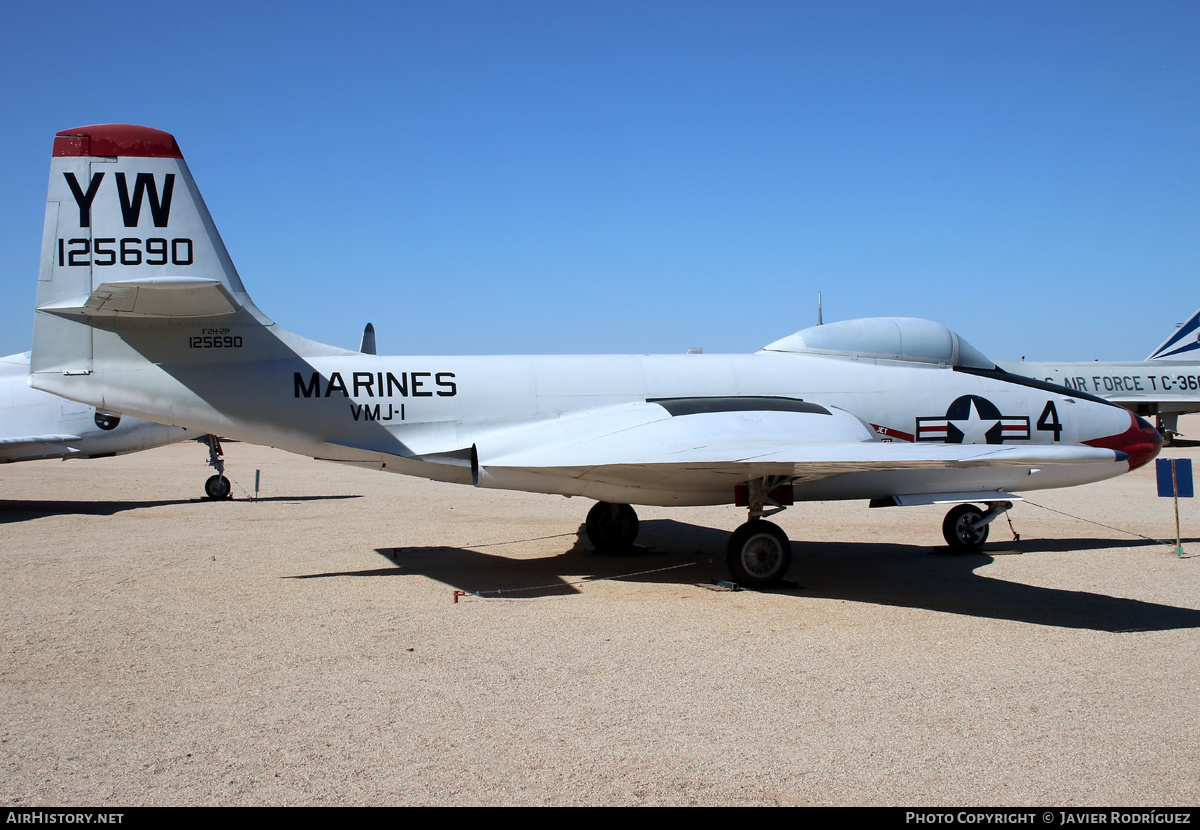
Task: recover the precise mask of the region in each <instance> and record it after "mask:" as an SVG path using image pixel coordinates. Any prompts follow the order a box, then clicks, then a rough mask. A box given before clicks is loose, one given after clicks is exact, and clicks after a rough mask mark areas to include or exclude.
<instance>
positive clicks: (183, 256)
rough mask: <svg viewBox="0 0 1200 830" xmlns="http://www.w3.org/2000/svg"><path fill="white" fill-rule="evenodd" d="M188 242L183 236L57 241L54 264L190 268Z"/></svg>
mask: <svg viewBox="0 0 1200 830" xmlns="http://www.w3.org/2000/svg"><path fill="white" fill-rule="evenodd" d="M193 257H194V255H193V253H192V240H190V239H187V238H185V237H179V238H178V239H164V238H162V237H151V238H149V239H146V240H142V239H139V238H137V237H133V236H129V237H125V238H124V239H117V238H116V237H115V236H110V237H107V238H104V237H101V238H99V239H66V240H64V239H60V240H58V264H59V265H60V266H63V265H68V266H70V265H116V264H118V263H120V264H121V265H166V264H167V262H168V261H170V263H171V264H172V265H191V264H192V260H193Z"/></svg>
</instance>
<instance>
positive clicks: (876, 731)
mask: <svg viewBox="0 0 1200 830" xmlns="http://www.w3.org/2000/svg"><path fill="white" fill-rule="evenodd" d="M1182 429H1183V431H1184V432H1185V433H1188V432H1189V431H1190V432H1191V433H1192V434H1194V435H1195V436H1200V416H1192V417H1190V418H1185V419H1184V420H1183V426H1182ZM225 449H226V459H227V464H228V475H229V476H230V478H231V479H232V480H233V482H234V495H235V497H236V498H235V500H233V501H227V502H210V501H204V500H202V499H200V498H199V496H200V494H201V493H202V489H201V488H202V484H203V481H204V479H205V478H206V477H207V476H208V475H209V474H210V472H211V471H210V470H208V468H206V467H205V466H204V461H205V458H206V452H205V449H204V447H202V446H200V445H198V444H194V443H188V444H180V445H175V446H172V447H165V448H161V449H158V450H153V451H150V452H145V453H140V454H136V455H130V456H124V457H121V458H110V459H100V460H93V461H71V462H54V461H46V462H30V463H23V464H12V465H8V466H5V467H4V468H3V469H0V525H2V533H3V545H2V550H3V555H2V557H0V567H2V568H3V572H2V577H3V578H2V579H0V597H2V601H0V631H2V635H3V642H4V659H3V662H2V664H0V704H2V711H3V724H2V725H0V763H2V765H3V767H2V769H3V774H2V785H0V792H2V795H3V800H4V803H5V804H6V805H9V806H26V807H28V806H65V805H76V806H101V807H102V806H105V805H113V806H118V805H119V806H137V805H351V804H378V805H417V804H429V805H688V804H697V805H762V804H766V805H773V804H779V805H912V806H934V805H955V806H957V805H961V806H991V805H995V806H1005V805H1008V806H1024V805H1043V806H1048V805H1054V806H1090V805H1095V806H1170V805H1176V806H1178V805H1196V804H1200V775H1197V772H1196V771H1197V769H1200V707H1198V706H1197V700H1198V699H1200V647H1198V636H1197V633H1198V631H1200V505H1198V504H1197V503H1196V501H1195V500H1181V502H1180V510H1181V516H1182V523H1183V535H1184V549H1185V552H1186V554H1185V556H1184V557H1183V558H1179V557H1177V556H1176V554H1175V548H1174V538H1173V537H1174V528H1175V524H1174V510H1173V506H1172V500H1171V499H1161V498H1157V497H1156V495H1155V482H1154V469H1153V466H1154V465H1153V464H1151V465H1149V466H1148V467H1146V468H1143V469H1141V470H1138V471H1136V472H1134V473H1131V474H1129V475H1126V476H1123V477H1121V478H1118V479H1114V480H1111V481H1108V482H1103V483H1100V484H1094V485H1089V486H1086V487H1080V488H1075V489H1071V490H1058V491H1038V492H1029V493H1027V494H1026V495H1027V497H1028V499H1029V501H1026V502H1023V503H1019V504H1017V506H1016V507H1015V508H1014V509H1013V510H1012V511H1011V513H1010V514H1009V515H1010V517H1011V521H1012V528H1013V529H1015V531H1016V532H1017V533H1019V534H1020V541H1014V540H1013V530H1012V529H1010V527H1009V522H1008V521H1006V520H1005V519H1004V518H1001V519H999V520H998V521H997V522H996V523H994V524H993V525H992V530H991V538H990V540H989V542H988V544H987V545H986V546H985V548H984V551H985V552H984V553H983V554H976V555H967V556H949V555H945V551H946V549H945V547H944V543H943V541H942V537H941V521H942V517H943V515H944V514H945V510H946V508H944V507H918V508H890V509H880V510H868V509H867V508H866V505H865V504H864V503H861V502H855V503H816V504H801V505H797V506H795V507H793V508H791V509H789V510H787V511H786V512H784V513H782V514H780V515H779V516H777V517H775V519H774V520H775V521H777V522H778V523H779V524H780V525H781V526H782V527H783V528H784V530H786V531H787V533H788V535H789V536H790V537H791V539H792V540H793V555H794V562H793V566H792V571H791V575H792V577H793V578H794V579H796V580H797V581H798V583H799V585H800V587H799V588H797V589H793V590H779V591H773V592H769V593H756V592H750V591H741V592H734V591H728V590H720V589H719V588H717V586H715V585H714V584H713V583H714V580H720V579H725V578H726V572H725V569H724V563H723V552H724V545H725V541H726V538H727V536H728V533H729V531H731V530H732V529H734V528H735V527H736V526H737V525H739V524H740V523H741V522H743V521H744V520H745V511H744V509H739V508H735V507H732V506H728V507H715V508H686V509H684V508H674V509H671V508H665V509H659V508H639V509H638V513H639V516H640V518H641V520H642V531H641V536H640V538H639V542H640V543H642V544H644V545H645V546H647V550H645V551H643V552H639V553H637V554H633V555H622V556H597V555H595V554H593V553H592V552H591V551H590V549H589V548H588V545H587V540H586V536H583V538H582V539H581V538H580V532H581V524H582V522H583V519H584V516H585V514H586V513H587V510H588V508H589V507H590V506H591V502H589V501H586V500H583V499H565V498H561V497H557V496H541V495H529V494H521V493H508V492H498V491H484V490H476V489H473V488H470V487H460V486H453V485H444V484H437V483H432V482H427V481H423V480H417V479H407V478H403V477H400V476H396V475H391V474H386V473H380V472H371V471H367V470H361V469H357V468H353V467H346V466H340V465H334V464H328V463H323V462H317V461H313V460H310V459H306V458H301V457H297V456H293V455H289V454H287V453H284V452H281V451H278V450H272V449H265V448H261V447H254V446H250V445H246V444H236V443H227V444H226V447H225ZM1197 455H1200V443H1197V444H1192V443H1190V442H1183V443H1182V445H1181V446H1178V447H1173V448H1168V449H1166V450H1165V451H1164V452H1163V457H1188V458H1193V459H1195V458H1196V457H1197ZM255 470H259V471H261V490H260V498H259V499H258V500H256V501H249V500H247V498H246V496H247V495H252V494H253V488H254V475H255ZM1197 471H1198V472H1200V468H1198V470H1197ZM1168 537H1170V543H1169V544H1163V543H1160V542H1155V541H1153V540H1155V539H1167V538H1168ZM459 592H461V593H459Z"/></svg>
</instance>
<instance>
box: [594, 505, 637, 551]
mask: <svg viewBox="0 0 1200 830" xmlns="http://www.w3.org/2000/svg"><path fill="white" fill-rule="evenodd" d="M587 535H588V539H589V540H590V541H591V543H592V545H593V546H594V547H595V548H596V550H598V551H617V550H628V549H629V548H630V547H632V546H633V543H634V540H636V539H637V535H638V517H637V512H636V511H634V509H633V508H632V507H630V506H629V505H628V504H609V503H608V502H603V501H601V502H596V504H594V505H592V509H591V510H589V511H588V514H587Z"/></svg>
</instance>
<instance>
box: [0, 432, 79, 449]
mask: <svg viewBox="0 0 1200 830" xmlns="http://www.w3.org/2000/svg"><path fill="white" fill-rule="evenodd" d="M78 440H80V436H78V435H20V436H16V437H13V438H0V447H12V446H27V445H29V444H62V443H65V442H67V441H78Z"/></svg>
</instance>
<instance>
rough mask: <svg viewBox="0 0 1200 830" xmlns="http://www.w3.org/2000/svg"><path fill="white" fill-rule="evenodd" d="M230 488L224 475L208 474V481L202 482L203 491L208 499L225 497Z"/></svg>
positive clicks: (227, 495) (227, 496)
mask: <svg viewBox="0 0 1200 830" xmlns="http://www.w3.org/2000/svg"><path fill="white" fill-rule="evenodd" d="M232 489H233V487H232V486H230V484H229V479H227V478H225V476H220V475H217V476H209V479H208V481H206V482H204V493H205V495H207V496H208V497H209V498H210V499H217V500H220V499H227V498H229V493H230V491H231V490H232Z"/></svg>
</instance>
